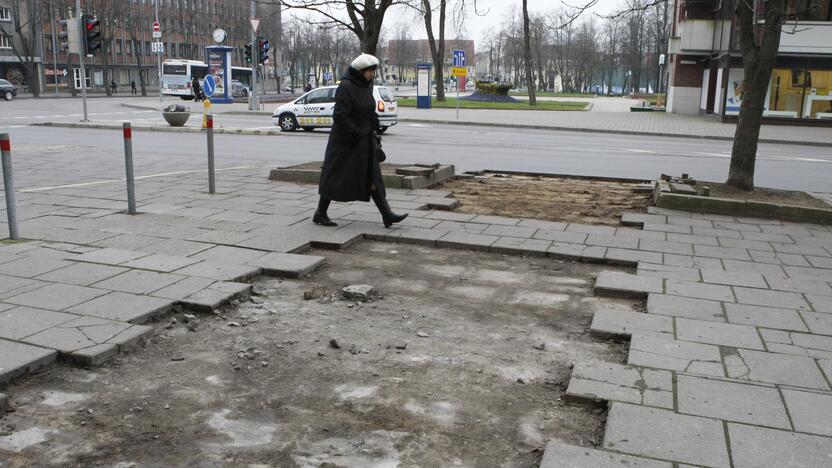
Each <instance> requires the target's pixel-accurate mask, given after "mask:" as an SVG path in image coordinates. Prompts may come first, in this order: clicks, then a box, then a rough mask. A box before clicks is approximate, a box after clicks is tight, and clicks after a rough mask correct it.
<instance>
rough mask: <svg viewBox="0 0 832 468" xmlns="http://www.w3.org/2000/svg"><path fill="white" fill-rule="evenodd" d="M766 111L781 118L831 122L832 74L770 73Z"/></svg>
mask: <svg viewBox="0 0 832 468" xmlns="http://www.w3.org/2000/svg"><path fill="white" fill-rule="evenodd" d="M768 110H769V111H775V112H774V113H773V114H774V115H779V116H785V117H802V118H806V119H819V118H832V70H813V69H803V70H800V69H774V71H773V72H772V75H771V85H770V88H769V101H768Z"/></svg>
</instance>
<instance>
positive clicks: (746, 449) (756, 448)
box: [728, 423, 832, 468]
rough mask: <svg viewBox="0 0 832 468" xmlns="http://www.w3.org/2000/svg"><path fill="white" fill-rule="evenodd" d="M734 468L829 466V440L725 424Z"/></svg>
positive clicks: (831, 450) (830, 450)
mask: <svg viewBox="0 0 832 468" xmlns="http://www.w3.org/2000/svg"><path fill="white" fill-rule="evenodd" d="M728 434H729V437H730V439H731V455H732V457H733V460H734V467H735V468H758V467H769V466H771V467H775V466H776V467H777V468H806V467H821V466H828V465H829V458H830V455H829V454H830V453H832V438H829V437H821V436H813V435H806V434H798V433H795V432H787V431H781V430H777V429H768V428H764V427H755V426H748V425H745V424H737V423H728Z"/></svg>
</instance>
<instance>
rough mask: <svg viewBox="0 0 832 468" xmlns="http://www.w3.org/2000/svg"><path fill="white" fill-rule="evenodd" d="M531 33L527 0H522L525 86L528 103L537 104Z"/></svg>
mask: <svg viewBox="0 0 832 468" xmlns="http://www.w3.org/2000/svg"><path fill="white" fill-rule="evenodd" d="M530 36H531V34H530V33H529V7H528V0H523V49H524V50H523V52H524V53H523V55H524V61H525V62H526V86H527V87H528V88H529V105H530V106H536V105H537V96H536V95H535V89H534V88H535V86H534V74H532V47H531V37H530Z"/></svg>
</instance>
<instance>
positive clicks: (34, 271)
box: [0, 256, 72, 278]
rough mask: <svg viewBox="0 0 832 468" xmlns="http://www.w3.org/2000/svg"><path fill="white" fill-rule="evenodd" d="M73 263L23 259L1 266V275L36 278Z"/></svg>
mask: <svg viewBox="0 0 832 468" xmlns="http://www.w3.org/2000/svg"><path fill="white" fill-rule="evenodd" d="M70 265H72V262H67V261H65V260H59V259H56V258H49V257H29V256H26V257H21V258H20V259H19V260H15V261H11V262H6V263H3V264H2V265H0V274H3V275H9V276H19V277H22V278H34V277H36V276H39V275H42V274H44V273H48V272H50V271H54V270H58V269H60V268H64V267H68V266H70Z"/></svg>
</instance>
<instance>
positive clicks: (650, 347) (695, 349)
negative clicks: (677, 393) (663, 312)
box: [627, 334, 725, 377]
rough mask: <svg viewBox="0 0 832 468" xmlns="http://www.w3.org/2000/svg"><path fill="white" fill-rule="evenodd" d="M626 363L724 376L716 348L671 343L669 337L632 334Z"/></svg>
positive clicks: (685, 342) (674, 341) (705, 345)
mask: <svg viewBox="0 0 832 468" xmlns="http://www.w3.org/2000/svg"><path fill="white" fill-rule="evenodd" d="M627 363H628V364H630V365H634V366H643V367H653V368H656V369H667V370H675V371H680V372H687V373H691V374H700V375H710V376H717V377H724V376H725V373H724V371H723V368H722V360H721V357H720V353H719V348H718V347H716V346H713V345H707V344H700V343H691V342H687V341H679V340H674V339H673V338H672V337H666V338H665V337H660V336H655V335H642V334H635V335H633V337H632V340H631V341H630V353H629V356H628V358H627Z"/></svg>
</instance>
